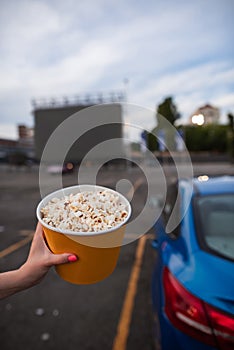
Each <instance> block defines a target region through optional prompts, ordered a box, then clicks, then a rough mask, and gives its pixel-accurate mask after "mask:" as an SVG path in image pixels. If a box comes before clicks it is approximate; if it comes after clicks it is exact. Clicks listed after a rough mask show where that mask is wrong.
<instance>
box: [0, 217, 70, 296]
mask: <svg viewBox="0 0 234 350" xmlns="http://www.w3.org/2000/svg"><path fill="white" fill-rule="evenodd" d="M76 260H77V257H76V256H75V255H74V254H69V253H64V254H53V253H52V252H51V251H50V250H49V249H48V247H47V245H46V243H45V240H44V235H43V230H42V226H41V224H40V223H38V225H37V228H36V232H35V234H34V237H33V241H32V245H31V248H30V252H29V255H28V258H27V261H26V262H25V263H24V264H23V265H22V266H21V267H20V268H19V269H18V270H13V271H8V272H3V273H0V299H1V298H5V297H8V296H10V295H12V294H15V293H17V292H20V291H21V290H24V289H27V288H30V287H32V286H34V285H36V284H38V283H39V282H40V281H41V280H42V279H43V277H44V276H45V275H46V274H47V272H48V271H49V269H50V267H51V266H53V265H58V264H64V263H68V262H73V261H76Z"/></svg>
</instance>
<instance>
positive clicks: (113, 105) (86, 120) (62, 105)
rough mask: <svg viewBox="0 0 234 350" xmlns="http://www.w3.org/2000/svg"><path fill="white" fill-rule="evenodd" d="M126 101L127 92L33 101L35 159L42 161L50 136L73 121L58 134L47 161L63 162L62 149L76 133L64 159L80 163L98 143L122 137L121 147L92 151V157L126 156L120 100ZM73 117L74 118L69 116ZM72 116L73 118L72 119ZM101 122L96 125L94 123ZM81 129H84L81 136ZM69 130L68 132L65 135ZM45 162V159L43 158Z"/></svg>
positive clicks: (120, 140) (93, 158)
mask: <svg viewBox="0 0 234 350" xmlns="http://www.w3.org/2000/svg"><path fill="white" fill-rule="evenodd" d="M122 100H124V95H123V94H121V93H119V94H113V93H112V94H110V95H109V96H108V97H107V96H103V95H102V94H98V95H96V96H91V95H86V96H85V97H83V98H82V99H81V98H76V99H68V98H63V99H62V100H58V99H56V100H55V99H52V100H50V101H46V100H43V101H35V100H34V101H33V108H34V111H33V114H34V124H35V128H34V129H35V152H36V159H37V160H38V161H40V160H41V158H42V155H43V151H44V149H45V146H46V145H48V144H47V142H48V140H51V136H52V134H53V137H55V136H56V135H57V134H56V133H58V130H60V129H61V128H62V127H64V126H65V129H66V126H68V125H69V123H70V121H71V120H73V124H72V126H71V128H70V129H69V128H68V130H67V129H66V132H65V131H64V133H62V134H59V136H56V137H57V139H56V140H55V147H54V150H53V151H51V154H49V152H47V153H48V154H47V155H46V162H48V163H60V160H61V159H60V158H61V152H63V151H64V147H68V146H66V145H67V144H69V140H70V138H71V135H73V138H74V135H75V136H76V132H77V137H75V140H74V143H73V142H72V144H71V145H70V146H71V147H70V146H69V149H68V151H67V152H66V158H65V159H64V161H69V162H73V163H80V162H81V160H82V159H83V158H84V157H85V156H86V155H87V154H88V152H89V151H90V150H92V149H96V148H95V147H96V146H97V145H100V144H101V143H102V142H105V141H107V140H109V139H119V143H118V147H117V148H118V149H116V147H113V149H110V148H109V147H106V148H105V147H104V148H101V150H100V149H99V150H97V151H96V152H94V151H93V152H92V154H91V155H90V160H95V159H96V160H100V159H105V158H108V156H109V155H113V158H115V157H118V156H121V155H122V156H123V155H124V150H123V144H122V107H121V104H120V103H119V102H121V101H122ZM70 117H71V118H70ZM72 118H73V119H72ZM96 122H97V123H99V124H100V125H99V126H97V127H94V126H95V124H96ZM81 130H85V132H84V133H82V135H79V134H80V131H81ZM65 133H66V134H65ZM43 161H45V159H43Z"/></svg>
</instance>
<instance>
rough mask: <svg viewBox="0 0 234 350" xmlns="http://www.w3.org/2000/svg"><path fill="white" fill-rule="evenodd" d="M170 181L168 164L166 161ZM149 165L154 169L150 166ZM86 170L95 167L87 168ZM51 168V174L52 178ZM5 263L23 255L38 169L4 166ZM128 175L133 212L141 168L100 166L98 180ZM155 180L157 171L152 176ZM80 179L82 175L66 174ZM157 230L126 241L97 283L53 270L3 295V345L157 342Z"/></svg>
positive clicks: (0, 188) (136, 345) (223, 167)
mask: <svg viewBox="0 0 234 350" xmlns="http://www.w3.org/2000/svg"><path fill="white" fill-rule="evenodd" d="M163 170H164V173H165V174H166V176H167V178H168V179H169V180H170V179H172V178H174V176H175V169H174V168H173V167H172V166H171V165H167V166H164V169H163ZM149 171H150V169H149ZM88 172H92V169H91V168H90V169H89V170H88ZM194 172H195V174H208V175H212V174H213V175H217V174H234V169H233V166H232V165H230V164H229V163H220V164H219V163H210V164H197V165H194ZM53 176H56V175H51V181H52V182H53V179H55V178H54V177H53ZM0 178H1V182H0V198H1V201H0V238H1V239H0V270H1V271H2V272H3V271H7V270H10V269H15V268H17V267H19V266H20V265H21V264H22V263H23V262H24V261H25V259H26V257H27V254H28V251H29V247H30V241H31V238H32V233H33V231H34V228H35V225H36V217H35V209H36V206H37V204H38V202H39V201H40V193H39V186H38V169H37V168H33V169H31V170H30V171H29V170H28V169H10V170H9V169H8V168H7V167H1V169H0ZM120 179H127V180H129V181H130V182H131V184H132V186H133V189H134V198H133V200H134V203H133V206H134V215H137V213H138V212H139V211H140V210H141V209H142V206H143V202H142V201H144V198H145V193H146V191H147V183H146V181H145V178H144V176H143V174H142V171H140V170H139V168H137V167H134V168H131V169H124V168H120V169H117V168H103V169H102V170H101V171H100V172H99V173H98V177H97V183H98V184H100V185H104V186H108V187H111V188H115V185H116V183H117V182H118V181H119V180H120ZM154 181H155V186H157V178H155V179H154ZM63 183H64V186H69V185H75V184H77V174H76V173H74V174H69V175H66V176H64V179H63ZM152 239H153V229H152V228H151V229H150V230H149V231H148V232H147V234H145V235H144V236H142V237H141V238H140V239H138V240H136V241H134V242H132V243H129V244H127V245H125V246H123V247H122V248H121V254H120V257H119V260H118V264H117V267H116V269H115V271H114V272H113V273H112V275H111V276H110V277H108V278H107V279H105V280H103V281H101V282H99V283H97V284H93V285H72V284H69V283H67V282H65V281H63V280H62V279H60V278H59V277H58V275H57V274H56V272H55V271H54V270H53V269H51V270H50V272H49V274H48V275H47V276H46V278H45V279H44V280H43V282H42V283H41V284H40V285H38V286H35V287H33V288H32V289H29V290H26V291H23V292H21V293H19V294H17V295H14V296H12V297H9V298H7V299H4V300H1V301H0V312H1V318H0V344H1V349H3V350H8V349H14V350H15V349H35V350H37V349H55V348H56V349H64V348H66V349H68V350H70V349H71V350H73V349H82V350H83V349H84V350H86V349H93V350H96V349H97V350H99V349H114V350H119V349H120V350H124V349H128V350H138V349H141V350H142V349H144V350H148V349H154V340H153V317H152V304H151V276H152V271H153V265H154V260H155V258H156V253H155V251H154V250H153V249H152V247H151V241H152Z"/></svg>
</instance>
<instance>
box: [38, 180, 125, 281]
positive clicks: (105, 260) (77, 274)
mask: <svg viewBox="0 0 234 350" xmlns="http://www.w3.org/2000/svg"><path fill="white" fill-rule="evenodd" d="M103 190H108V191H109V192H112V193H114V194H115V195H116V194H117V195H118V197H119V199H120V202H121V203H123V204H124V205H125V206H126V211H127V216H126V217H125V218H124V221H122V222H121V223H120V224H118V225H116V226H115V227H113V228H111V229H108V230H105V231H104V230H103V231H100V232H74V231H68V230H61V229H59V228H55V227H52V226H50V225H48V224H46V223H45V222H44V221H43V219H42V215H41V209H42V208H43V207H45V206H46V205H47V204H48V202H50V201H51V200H52V199H53V198H55V197H56V198H64V196H68V195H70V194H71V193H72V194H77V193H79V192H83V191H92V192H94V193H95V192H98V191H103ZM36 214H37V218H38V220H39V222H40V223H41V224H42V226H43V231H44V234H45V238H46V241H47V244H48V246H49V248H50V250H51V251H52V252H53V253H54V254H61V253H72V254H75V255H77V257H78V261H76V262H73V263H66V264H61V265H57V266H56V271H57V273H58V274H59V276H60V277H62V278H63V279H64V280H65V281H67V282H71V283H75V284H91V283H96V282H99V281H101V280H103V279H104V278H106V277H108V276H109V275H110V274H111V273H112V272H113V271H114V269H115V267H116V264H117V261H118V257H119V253H120V247H121V245H122V241H123V238H124V234H125V224H126V223H127V221H128V220H129V218H130V215H131V206H130V204H129V202H128V200H127V199H126V198H125V197H124V196H123V195H122V194H120V193H118V192H116V191H114V190H111V189H109V188H107V187H102V186H96V185H77V186H71V187H66V188H63V189H61V190H58V191H55V192H53V193H51V194H49V195H48V196H46V197H45V198H43V199H42V201H41V202H40V203H39V204H38V206H37V211H36Z"/></svg>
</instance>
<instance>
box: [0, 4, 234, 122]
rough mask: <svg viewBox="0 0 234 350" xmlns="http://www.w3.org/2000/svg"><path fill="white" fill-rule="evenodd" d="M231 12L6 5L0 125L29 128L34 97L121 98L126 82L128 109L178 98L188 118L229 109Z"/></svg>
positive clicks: (0, 20) (225, 8) (218, 8)
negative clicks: (117, 93) (206, 106)
mask: <svg viewBox="0 0 234 350" xmlns="http://www.w3.org/2000/svg"><path fill="white" fill-rule="evenodd" d="M232 8H233V4H232V3H231V2H229V1H228V0H224V1H223V2H222V3H220V2H219V1H217V0H212V1H211V0H207V1H205V2H204V1H202V0H200V1H197V2H188V1H185V0H179V1H177V2H176V4H175V2H174V1H172V0H169V1H166V2H165V1H157V2H155V1H149V2H148V3H147V6H146V4H145V2H143V1H139V2H137V3H136V2H135V1H132V0H129V1H127V2H126V1H123V0H120V1H119V2H116V3H114V4H113V3H110V2H109V1H107V0H97V1H91V0H87V1H85V2H78V1H75V0H68V1H66V2H64V1H62V0H56V1H55V0H51V1H49V2H48V1H44V0H41V1H37V0H21V1H20V2H19V1H16V0H12V1H10V2H3V5H2V10H1V13H0V32H1V36H2V37H4V40H2V42H1V44H0V54H1V58H2V63H1V66H0V76H1V83H0V103H1V107H2V108H1V120H2V121H5V122H8V121H9V120H12V122H17V121H24V122H27V123H30V124H31V122H32V118H31V116H30V111H31V106H30V100H31V98H32V97H50V96H57V95H58V96H63V95H65V94H68V95H70V94H79V93H82V92H89V91H90V92H92V91H100V90H105V91H106V90H109V89H119V88H123V79H124V78H126V77H127V78H128V79H129V84H128V85H129V89H128V90H129V91H128V92H129V93H128V95H129V101H130V102H133V103H136V104H141V105H143V106H146V107H150V108H153V109H154V108H155V105H156V104H157V103H159V102H160V101H161V100H162V99H163V97H165V96H166V95H174V96H175V98H176V102H177V103H178V108H179V110H180V111H181V112H182V114H183V116H184V117H185V116H187V115H189V114H190V113H191V111H193V110H194V109H195V108H197V106H199V104H202V103H205V102H207V101H211V102H212V103H214V104H217V105H219V106H220V108H223V109H225V108H231V109H233V104H232V102H231V96H232V93H233V77H234V70H233V58H232V57H233V51H234V50H233V48H232V45H231V44H230V43H231V42H232V40H231V39H232V36H233V35H232V34H231V33H232V32H231V30H230V28H231V26H232V21H233V19H232V16H231V13H232V11H231V9H232ZM139 120H140V119H139ZM142 121H143V122H144V120H142ZM149 123H150V122H149V121H147V122H146V124H147V125H148V124H149Z"/></svg>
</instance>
